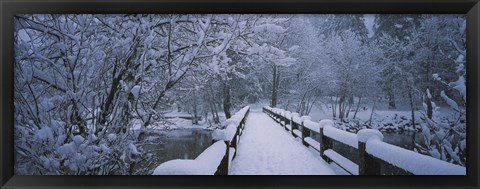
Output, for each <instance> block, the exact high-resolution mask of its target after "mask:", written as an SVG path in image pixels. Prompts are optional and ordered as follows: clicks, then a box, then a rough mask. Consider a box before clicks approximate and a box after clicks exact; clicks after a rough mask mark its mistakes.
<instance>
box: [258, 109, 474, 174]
mask: <svg viewBox="0 0 480 189" xmlns="http://www.w3.org/2000/svg"><path fill="white" fill-rule="evenodd" d="M263 112H265V113H266V114H267V115H268V116H270V117H271V118H272V119H273V120H275V121H276V122H277V123H279V124H280V125H281V126H282V127H284V128H285V130H287V131H289V132H290V133H291V134H292V135H293V136H294V137H298V138H301V139H302V144H303V145H305V146H307V147H308V146H311V147H312V148H313V149H315V150H317V151H318V152H320V156H321V157H322V158H323V159H324V160H326V161H327V162H334V163H335V164H337V165H338V166H340V167H341V168H342V169H344V170H345V171H347V172H348V173H349V174H352V175H380V174H383V175H391V174H395V175H466V168H465V167H462V166H459V165H455V164H451V163H448V162H445V161H442V160H439V159H435V158H433V157H430V156H426V155H423V154H419V153H416V152H414V151H410V150H406V149H404V148H401V147H397V146H395V145H391V144H388V143H385V142H383V134H382V133H381V132H380V131H378V130H374V129H362V130H360V131H359V132H358V133H357V134H354V133H350V132H347V131H343V130H340V129H337V128H335V127H333V125H334V123H333V121H331V120H321V121H320V122H318V123H317V122H314V121H311V120H310V117H309V116H302V117H300V116H299V114H298V113H292V112H289V111H285V110H283V109H278V108H271V107H264V108H263ZM340 148H343V149H340Z"/></svg>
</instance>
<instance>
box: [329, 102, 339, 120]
mask: <svg viewBox="0 0 480 189" xmlns="http://www.w3.org/2000/svg"><path fill="white" fill-rule="evenodd" d="M330 100H331V101H332V116H333V119H334V120H335V118H336V117H337V110H336V107H337V103H336V101H337V97H335V101H333V96H330Z"/></svg>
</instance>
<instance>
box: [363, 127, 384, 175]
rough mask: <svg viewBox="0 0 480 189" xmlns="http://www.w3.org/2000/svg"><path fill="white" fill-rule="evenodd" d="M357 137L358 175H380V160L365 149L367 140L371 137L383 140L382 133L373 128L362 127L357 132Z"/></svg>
mask: <svg viewBox="0 0 480 189" xmlns="http://www.w3.org/2000/svg"><path fill="white" fill-rule="evenodd" d="M357 137H358V153H359V154H358V155H359V162H358V173H359V175H380V171H381V169H380V162H378V161H376V159H375V157H373V156H372V155H370V154H368V153H367V151H366V147H367V141H368V140H369V139H371V138H377V139H380V140H383V134H382V133H381V132H380V131H378V130H375V129H362V130H360V131H358V133H357Z"/></svg>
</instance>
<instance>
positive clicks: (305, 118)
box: [300, 116, 310, 146]
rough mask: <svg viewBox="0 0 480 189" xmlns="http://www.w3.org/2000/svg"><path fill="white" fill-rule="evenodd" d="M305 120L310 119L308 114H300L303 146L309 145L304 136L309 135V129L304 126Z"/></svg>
mask: <svg viewBox="0 0 480 189" xmlns="http://www.w3.org/2000/svg"><path fill="white" fill-rule="evenodd" d="M306 120H310V116H302V124H301V125H300V127H301V131H302V144H303V145H305V146H309V144H308V143H307V142H306V141H305V138H307V137H309V136H310V130H308V128H306V127H305V124H304V122H305V121H306Z"/></svg>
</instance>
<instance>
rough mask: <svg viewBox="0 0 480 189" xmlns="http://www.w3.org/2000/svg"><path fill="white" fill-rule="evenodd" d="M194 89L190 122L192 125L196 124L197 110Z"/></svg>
mask: <svg viewBox="0 0 480 189" xmlns="http://www.w3.org/2000/svg"><path fill="white" fill-rule="evenodd" d="M195 91H196V89H194V90H193V119H192V123H193V124H194V125H198V110H197V107H198V105H197V96H196V92H195Z"/></svg>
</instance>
